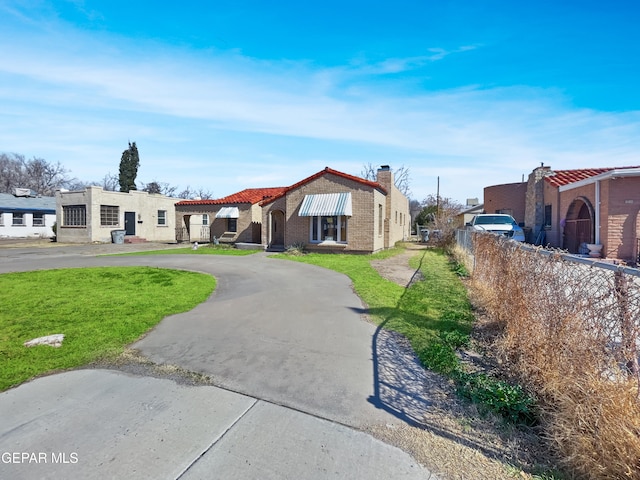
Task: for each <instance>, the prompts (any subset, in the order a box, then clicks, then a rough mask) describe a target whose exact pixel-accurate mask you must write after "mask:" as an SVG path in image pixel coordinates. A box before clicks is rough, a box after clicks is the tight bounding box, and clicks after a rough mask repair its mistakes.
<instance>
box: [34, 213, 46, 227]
mask: <svg viewBox="0 0 640 480" xmlns="http://www.w3.org/2000/svg"><path fill="white" fill-rule="evenodd" d="M33 226H34V227H44V213H34V214H33Z"/></svg>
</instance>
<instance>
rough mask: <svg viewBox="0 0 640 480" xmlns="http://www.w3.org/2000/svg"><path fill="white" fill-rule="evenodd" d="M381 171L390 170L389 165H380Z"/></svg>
mask: <svg viewBox="0 0 640 480" xmlns="http://www.w3.org/2000/svg"><path fill="white" fill-rule="evenodd" d="M379 170H382V171H387V170H391V167H389V165H380V169H379Z"/></svg>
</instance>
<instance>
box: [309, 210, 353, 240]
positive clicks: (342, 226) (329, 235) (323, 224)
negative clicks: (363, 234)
mask: <svg viewBox="0 0 640 480" xmlns="http://www.w3.org/2000/svg"><path fill="white" fill-rule="evenodd" d="M310 221H311V224H310V229H309V230H310V237H311V240H310V241H311V242H312V243H320V242H346V241H347V217H346V216H344V215H339V216H338V215H333V216H324V217H310Z"/></svg>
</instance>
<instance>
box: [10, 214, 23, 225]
mask: <svg viewBox="0 0 640 480" xmlns="http://www.w3.org/2000/svg"><path fill="white" fill-rule="evenodd" d="M12 217H13V219H12V220H11V226H13V227H24V226H26V223H25V218H24V213H18V212H13V214H12Z"/></svg>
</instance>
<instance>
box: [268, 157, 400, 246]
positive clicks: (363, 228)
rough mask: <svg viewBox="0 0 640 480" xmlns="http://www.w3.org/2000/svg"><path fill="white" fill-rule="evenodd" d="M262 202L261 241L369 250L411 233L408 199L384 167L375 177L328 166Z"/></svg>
mask: <svg viewBox="0 0 640 480" xmlns="http://www.w3.org/2000/svg"><path fill="white" fill-rule="evenodd" d="M261 206H262V224H263V226H264V228H263V229H262V243H263V245H266V246H267V247H268V248H278V246H286V245H293V244H304V245H305V246H306V248H307V249H309V250H314V251H331V252H336V251H344V252H361V253H371V252H376V251H378V250H382V249H384V248H389V247H392V246H393V245H394V244H395V243H396V242H398V241H401V240H404V239H406V238H407V237H408V236H409V232H410V227H411V219H410V216H409V199H408V198H407V197H405V196H404V195H403V194H402V192H400V190H398V188H397V187H396V186H395V184H394V178H393V172H392V171H391V169H390V168H389V167H388V166H383V167H381V168H380V169H379V170H378V172H377V181H375V182H374V181H370V180H365V179H363V178H360V177H355V176H352V175H348V174H346V173H342V172H338V171H336V170H332V169H330V168H325V169H324V170H322V171H320V172H318V173H316V174H314V175H312V176H310V177H307V178H305V179H304V180H302V181H300V182H298V183H296V184H294V185H292V186H290V187H288V188H287V189H285V190H284V191H283V192H282V193H281V194H279V195H277V196H275V197H273V198H270V199H267V200H265V201H263V202H262V203H261Z"/></svg>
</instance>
